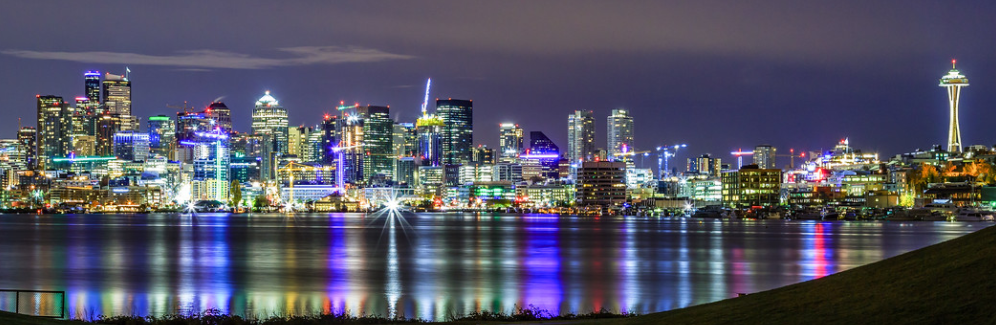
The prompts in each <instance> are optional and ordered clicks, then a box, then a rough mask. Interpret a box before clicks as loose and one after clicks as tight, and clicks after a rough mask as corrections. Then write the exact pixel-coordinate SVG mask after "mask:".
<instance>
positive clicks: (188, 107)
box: [166, 101, 194, 113]
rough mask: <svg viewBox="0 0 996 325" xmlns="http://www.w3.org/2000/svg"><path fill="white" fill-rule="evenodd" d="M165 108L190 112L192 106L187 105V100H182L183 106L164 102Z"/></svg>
mask: <svg viewBox="0 0 996 325" xmlns="http://www.w3.org/2000/svg"><path fill="white" fill-rule="evenodd" d="M166 108H172V109H182V110H183V112H184V113H190V112H191V109H193V108H194V107H193V106H187V101H183V106H178V105H170V104H166Z"/></svg>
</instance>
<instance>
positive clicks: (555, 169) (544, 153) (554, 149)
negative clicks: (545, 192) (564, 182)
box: [523, 131, 560, 179]
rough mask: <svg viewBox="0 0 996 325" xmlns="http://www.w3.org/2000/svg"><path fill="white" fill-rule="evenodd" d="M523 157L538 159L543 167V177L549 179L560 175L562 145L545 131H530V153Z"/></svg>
mask: <svg viewBox="0 0 996 325" xmlns="http://www.w3.org/2000/svg"><path fill="white" fill-rule="evenodd" d="M523 157H530V158H535V159H538V160H539V163H540V165H542V168H543V170H542V173H543V175H542V176H543V177H546V178H549V179H556V178H559V177H560V173H559V171H560V166H559V162H560V147H558V146H557V145H556V144H554V143H553V140H550V138H548V137H547V136H546V134H543V132H541V131H532V132H529V154H528V155H525V156H523Z"/></svg>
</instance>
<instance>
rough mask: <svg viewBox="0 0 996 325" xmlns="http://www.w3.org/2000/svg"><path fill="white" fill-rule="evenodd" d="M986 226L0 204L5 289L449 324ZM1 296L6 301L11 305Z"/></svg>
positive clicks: (696, 295) (79, 310) (779, 273)
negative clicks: (5, 210) (42, 209)
mask: <svg viewBox="0 0 996 325" xmlns="http://www.w3.org/2000/svg"><path fill="white" fill-rule="evenodd" d="M988 225H990V224H987V223H947V222H936V223H935V222H799V221H763V222H758V221H718V220H698V219H659V218H646V217H600V218H596V217H555V216H549V215H487V214H486V215H475V214H452V213H451V214H436V213H420V214H410V213H405V214H403V215H401V216H400V217H399V216H396V215H395V216H391V215H388V214H369V215H365V214H311V215H284V214H254V215H251V216H248V215H235V216H230V215H227V214H197V215H189V214H183V215H180V214H158V215H43V216H36V215H0V288H12V289H39V290H66V291H67V297H66V298H67V301H66V303H67V305H68V306H67V308H68V310H69V315H70V316H72V317H81V316H92V315H97V314H105V315H118V314H136V315H148V314H164V313H176V312H181V313H187V312H191V311H193V312H197V311H202V310H205V309H209V308H217V309H220V310H222V311H225V312H231V313H239V314H246V313H248V314H256V315H272V314H302V313H316V312H322V311H325V312H328V311H342V310H345V311H349V312H350V313H353V314H361V313H365V314H380V315H391V314H399V315H404V316H408V317H421V318H425V319H435V320H442V319H445V318H446V316H448V315H450V314H461V313H467V312H470V311H474V310H480V309H485V310H506V311H507V310H510V309H511V308H513V306H516V305H518V306H528V305H533V306H535V307H538V308H542V309H546V310H548V311H549V312H550V313H554V314H557V313H566V312H587V311H592V310H599V309H601V308H606V309H608V310H612V311H618V312H630V311H632V312H637V313H647V312H654V311H662V310H668V309H674V308H679V307H684V306H689V305H695V304H701V303H706V302H711V301H716V300H721V299H726V298H730V297H734V296H736V294H737V293H740V292H743V293H751V292H758V291H762V290H768V289H772V288H776V287H780V286H784V285H787V284H792V283H796V282H801V281H806V280H810V279H815V278H819V277H822V276H825V275H828V274H832V273H835V272H840V271H843V270H846V269H850V268H853V267H856V266H860V265H864V264H868V263H871V262H875V261H879V260H882V259H885V258H888V257H891V256H895V255H898V254H901V253H904V252H907V251H910V250H914V249H917V248H920V247H924V246H928V245H931V244H935V243H938V242H941V241H945V240H948V239H952V238H955V237H958V236H961V235H964V234H966V233H969V232H973V231H976V230H979V229H981V228H983V227H985V226H988ZM3 297H6V296H0V309H4V310H9V309H12V307H11V303H10V302H9V301H7V300H9V297H7V298H3ZM39 299H41V300H45V299H47V298H39ZM39 303H40V304H42V305H44V304H49V303H51V302H47V301H40V302H39Z"/></svg>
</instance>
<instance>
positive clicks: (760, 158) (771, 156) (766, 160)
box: [754, 144, 777, 169]
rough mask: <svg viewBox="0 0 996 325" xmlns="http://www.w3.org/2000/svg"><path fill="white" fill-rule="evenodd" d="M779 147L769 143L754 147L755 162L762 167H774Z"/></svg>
mask: <svg viewBox="0 0 996 325" xmlns="http://www.w3.org/2000/svg"><path fill="white" fill-rule="evenodd" d="M776 151H777V149H775V147H772V146H770V145H767V144H762V145H759V146H756V147H754V164H755V165H757V167H758V168H760V169H773V168H777V167H775V157H777V156H776V155H775V153H776Z"/></svg>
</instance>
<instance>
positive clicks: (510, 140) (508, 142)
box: [498, 123, 523, 162]
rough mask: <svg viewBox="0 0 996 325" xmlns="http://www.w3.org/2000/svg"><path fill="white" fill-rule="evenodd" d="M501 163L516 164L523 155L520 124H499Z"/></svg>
mask: <svg viewBox="0 0 996 325" xmlns="http://www.w3.org/2000/svg"><path fill="white" fill-rule="evenodd" d="M498 148H499V150H500V151H501V152H500V153H499V159H498V160H499V161H501V162H515V160H516V159H517V158H518V157H519V154H520V153H522V149H523V148H522V129H521V128H519V125H518V124H512V123H501V124H498Z"/></svg>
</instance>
